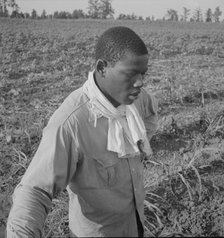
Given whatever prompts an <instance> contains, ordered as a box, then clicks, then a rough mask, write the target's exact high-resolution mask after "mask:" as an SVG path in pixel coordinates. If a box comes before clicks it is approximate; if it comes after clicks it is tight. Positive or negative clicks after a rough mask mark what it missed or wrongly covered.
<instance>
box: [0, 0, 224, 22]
mask: <svg viewBox="0 0 224 238" xmlns="http://www.w3.org/2000/svg"><path fill="white" fill-rule="evenodd" d="M112 1H113V0H88V12H87V13H85V12H84V11H83V10H81V9H75V10H74V11H73V12H71V13H70V12H68V11H55V12H54V13H53V14H47V12H46V10H43V11H42V13H41V14H40V15H38V13H37V11H36V10H35V9H33V10H32V12H31V14H30V13H27V12H21V11H20V8H19V6H18V4H17V3H16V0H1V1H0V17H10V18H28V19H85V18H90V19H115V18H114V13H115V11H114V9H113V7H112ZM8 9H11V13H9V10H8ZM221 15H222V11H221V9H220V7H219V6H217V7H216V8H215V9H214V11H212V9H211V8H208V9H207V10H206V12H205V13H204V14H203V12H202V10H201V9H200V8H197V9H195V10H194V11H193V12H191V10H190V9H188V8H186V7H183V12H182V14H179V12H178V11H177V10H175V9H172V8H170V9H168V10H167V12H166V15H165V16H164V17H163V18H162V19H155V17H154V16H151V17H150V16H149V17H146V18H145V20H149V21H155V20H163V21H185V22H187V21H190V22H220V16H221ZM116 19H118V20H144V19H143V17H142V16H136V15H135V14H134V13H132V14H123V13H121V14H119V15H118V17H117V18H116Z"/></svg>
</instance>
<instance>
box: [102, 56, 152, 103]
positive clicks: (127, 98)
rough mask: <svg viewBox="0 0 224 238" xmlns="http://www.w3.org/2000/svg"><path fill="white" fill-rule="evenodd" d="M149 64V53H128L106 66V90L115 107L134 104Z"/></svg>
mask: <svg viewBox="0 0 224 238" xmlns="http://www.w3.org/2000/svg"><path fill="white" fill-rule="evenodd" d="M147 65H148V55H147V54H146V55H141V56H137V55H134V54H130V53H127V54H126V56H125V57H123V59H121V60H120V61H118V62H117V63H116V64H115V65H114V66H113V67H112V66H110V65H108V66H107V67H106V74H105V82H104V90H106V93H107V94H109V97H110V98H111V99H112V100H111V101H112V103H113V105H114V106H115V107H117V106H119V105H120V104H126V105H129V104H132V103H133V102H134V100H136V99H137V98H138V95H139V93H140V90H141V87H142V86H143V78H144V74H145V73H146V71H147V69H148V66H147Z"/></svg>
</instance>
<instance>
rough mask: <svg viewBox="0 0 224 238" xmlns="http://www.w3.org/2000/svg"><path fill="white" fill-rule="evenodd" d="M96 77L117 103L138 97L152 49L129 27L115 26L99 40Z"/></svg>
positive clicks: (103, 89)
mask: <svg viewBox="0 0 224 238" xmlns="http://www.w3.org/2000/svg"><path fill="white" fill-rule="evenodd" d="M95 58H96V70H95V78H96V83H97V84H98V86H99V88H100V89H101V91H102V92H103V93H104V95H105V96H106V97H107V98H108V99H109V100H110V101H111V103H112V104H113V105H114V106H116V107H117V106H119V105H120V104H131V103H133V101H134V100H135V99H137V97H138V94H139V93H140V89H141V87H142V86H143V82H142V80H143V76H144V74H145V72H146V71H147V65H148V51H147V48H146V46H145V44H144V42H143V41H142V39H141V38H140V37H139V36H138V35H137V34H136V33H135V32H134V31H132V30H131V29H129V28H127V27H112V28H110V29H108V30H107V31H105V32H104V33H103V34H102V35H101V36H100V38H99V39H98V42H97V44H96V49H95Z"/></svg>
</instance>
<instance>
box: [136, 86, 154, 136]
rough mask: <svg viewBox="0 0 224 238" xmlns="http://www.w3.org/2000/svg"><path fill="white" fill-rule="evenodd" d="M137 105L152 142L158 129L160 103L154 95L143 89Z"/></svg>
mask: <svg viewBox="0 0 224 238" xmlns="http://www.w3.org/2000/svg"><path fill="white" fill-rule="evenodd" d="M136 103H137V107H138V108H139V112H140V114H141V116H142V119H143V121H144V124H145V128H146V131H147V136H148V139H149V140H151V138H152V136H153V135H154V134H155V132H156V130H157V128H158V113H157V111H158V101H157V99H156V98H155V96H154V95H153V94H149V93H148V92H146V90H145V89H142V95H141V97H140V98H139V100H138V101H137V102H136Z"/></svg>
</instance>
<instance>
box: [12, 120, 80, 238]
mask: <svg viewBox="0 0 224 238" xmlns="http://www.w3.org/2000/svg"><path fill="white" fill-rule="evenodd" d="M74 126H75V125H74ZM73 130H74V129H73ZM78 156H79V152H78V146H77V140H76V139H75V138H74V137H73V133H71V128H70V127H69V126H68V125H67V124H63V125H55V124H54V123H52V124H50V125H48V126H47V128H45V129H44V132H43V137H42V140H41V143H40V145H39V147H38V150H37V152H36V154H35V156H34V158H33V160H32V161H31V163H30V165H29V167H28V169H27V171H26V172H25V174H24V176H23V178H22V180H21V182H20V184H19V185H18V186H17V188H16V189H15V191H14V194H13V206H12V208H11V211H10V214H9V217H8V221H7V238H19V237H23V238H24V237H35V238H36V237H41V236H42V230H43V225H44V222H45V219H46V216H47V213H48V211H49V209H50V207H51V199H52V198H54V197H55V196H56V195H57V194H58V193H59V192H60V191H62V190H63V189H64V188H66V186H67V185H68V183H69V182H70V180H71V177H72V175H73V174H74V173H75V170H76V164H77V161H78Z"/></svg>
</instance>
